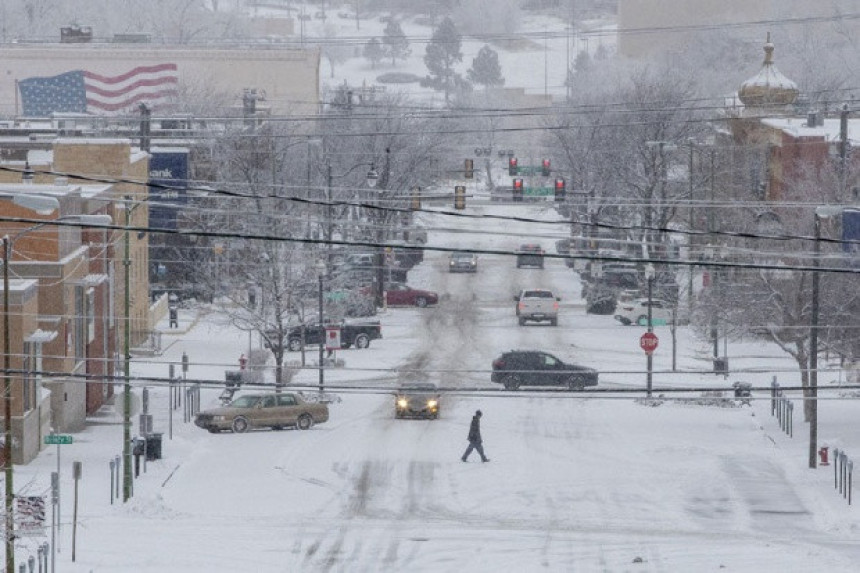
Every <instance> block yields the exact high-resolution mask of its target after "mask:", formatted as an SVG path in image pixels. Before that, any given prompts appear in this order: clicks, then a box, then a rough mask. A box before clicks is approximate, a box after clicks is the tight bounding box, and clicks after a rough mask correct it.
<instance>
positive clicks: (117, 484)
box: [114, 456, 120, 498]
mask: <svg viewBox="0 0 860 573" xmlns="http://www.w3.org/2000/svg"><path fill="white" fill-rule="evenodd" d="M114 460H115V462H116V472H117V474H116V497H117V498H119V482H120V479H119V471H120V470H119V468H120V465H119V456H117V457H115V458H114Z"/></svg>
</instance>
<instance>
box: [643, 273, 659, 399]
mask: <svg viewBox="0 0 860 573" xmlns="http://www.w3.org/2000/svg"><path fill="white" fill-rule="evenodd" d="M656 274H657V273H656V271H655V270H654V265H653V264H651V263H648V264H647V265H645V278H646V279H647V280H648V332H654V325H653V323H652V322H651V295H652V293H653V290H654V277H655V276H656ZM653 354H654V353H653V352H646V353H645V356H646V358H645V360H646V361H647V362H646V368H647V370H648V375H647V378H646V381H645V388H646V390H647V393H648V397H649V398H650V397H651V382H652V373H653V370H654V358H653Z"/></svg>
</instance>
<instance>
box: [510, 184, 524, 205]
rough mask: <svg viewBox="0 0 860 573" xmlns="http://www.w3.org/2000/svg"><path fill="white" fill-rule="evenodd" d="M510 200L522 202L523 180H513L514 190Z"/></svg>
mask: <svg viewBox="0 0 860 573" xmlns="http://www.w3.org/2000/svg"><path fill="white" fill-rule="evenodd" d="M512 199H513V200H514V201H517V202H522V200H523V180H522V179H514V190H513V193H512Z"/></svg>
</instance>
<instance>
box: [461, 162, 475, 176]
mask: <svg viewBox="0 0 860 573" xmlns="http://www.w3.org/2000/svg"><path fill="white" fill-rule="evenodd" d="M464 175H465V177H466V179H471V178H472V177H474V176H475V162H474V161H472V160H471V159H467V160H466V169H465V173H464Z"/></svg>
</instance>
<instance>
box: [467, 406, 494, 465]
mask: <svg viewBox="0 0 860 573" xmlns="http://www.w3.org/2000/svg"><path fill="white" fill-rule="evenodd" d="M481 416H482V414H481V411H480V410H476V411H475V415H474V416H472V423H471V425H469V436H468V439H469V447H468V448H466V452H465V453H464V454H463V457H461V458H460V459H461V460H462V461H464V462H465V461H466V460H467V459H468V458H469V454H471V453H472V450H477V451H478V453H479V454H480V455H481V461H482V462H488V461H490V458H488V457H487V456H485V455H484V445H483V441H482V440H481Z"/></svg>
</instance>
